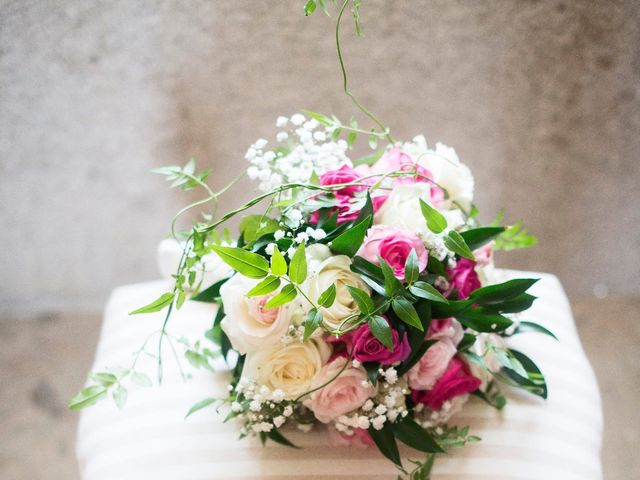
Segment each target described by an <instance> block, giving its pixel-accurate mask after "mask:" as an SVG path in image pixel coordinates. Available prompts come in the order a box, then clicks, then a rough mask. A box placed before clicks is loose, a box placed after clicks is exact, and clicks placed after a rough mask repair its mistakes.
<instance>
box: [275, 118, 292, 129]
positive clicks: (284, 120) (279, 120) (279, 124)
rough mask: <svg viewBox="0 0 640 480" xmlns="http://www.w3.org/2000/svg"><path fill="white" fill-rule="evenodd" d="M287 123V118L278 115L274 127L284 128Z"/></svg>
mask: <svg viewBox="0 0 640 480" xmlns="http://www.w3.org/2000/svg"><path fill="white" fill-rule="evenodd" d="M288 121H289V119H288V118H287V117H283V116H282V115H280V116H279V117H278V118H277V119H276V127H278V128H280V127H284V126H285V125H286V124H287V122H288Z"/></svg>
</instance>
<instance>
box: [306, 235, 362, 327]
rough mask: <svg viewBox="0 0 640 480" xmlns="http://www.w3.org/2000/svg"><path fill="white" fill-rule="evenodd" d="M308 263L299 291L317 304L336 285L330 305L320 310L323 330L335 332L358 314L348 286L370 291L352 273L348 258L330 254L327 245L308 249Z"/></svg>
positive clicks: (316, 245) (357, 276) (317, 245)
mask: <svg viewBox="0 0 640 480" xmlns="http://www.w3.org/2000/svg"><path fill="white" fill-rule="evenodd" d="M307 262H308V265H309V277H308V278H307V281H306V282H305V283H304V285H303V286H302V288H303V290H304V292H305V294H306V295H307V296H308V297H309V299H310V300H311V301H312V302H314V303H316V302H317V301H318V297H319V296H320V295H321V294H322V292H324V291H325V290H326V289H327V288H329V287H330V286H331V285H335V286H336V299H335V301H334V302H333V305H331V306H330V307H329V308H324V307H322V308H321V309H320V311H321V313H322V317H323V319H324V320H323V321H324V325H325V327H326V328H328V329H335V328H337V327H338V326H339V325H340V323H341V322H342V320H344V319H345V318H347V317H348V316H349V315H352V314H354V313H358V307H357V305H356V303H355V302H354V301H353V298H352V297H351V294H350V293H349V290H348V288H347V287H348V286H352V287H357V288H359V289H361V290H364V291H365V292H367V293H370V289H369V287H368V286H367V284H366V283H364V281H363V280H362V278H360V276H359V275H357V274H356V273H353V272H352V271H351V268H350V267H351V259H350V258H349V257H347V256H346V255H332V254H331V251H330V250H329V247H327V246H326V245H321V244H315V245H311V246H310V247H309V248H307Z"/></svg>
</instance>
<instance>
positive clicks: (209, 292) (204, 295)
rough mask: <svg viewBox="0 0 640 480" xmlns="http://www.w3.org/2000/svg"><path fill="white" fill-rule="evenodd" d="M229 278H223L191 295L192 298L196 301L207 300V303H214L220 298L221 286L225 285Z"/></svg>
mask: <svg viewBox="0 0 640 480" xmlns="http://www.w3.org/2000/svg"><path fill="white" fill-rule="evenodd" d="M227 280H229V279H228V278H223V279H222V280H219V281H217V282H216V283H214V284H213V285H211V286H210V287H208V288H206V289H204V290H202V291H201V292H200V293H198V294H196V295H194V296H193V297H191V300H194V301H196V302H205V303H214V302H217V301H218V299H219V298H220V287H222V285H224V284H225V283H226V282H227Z"/></svg>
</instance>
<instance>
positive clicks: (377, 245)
mask: <svg viewBox="0 0 640 480" xmlns="http://www.w3.org/2000/svg"><path fill="white" fill-rule="evenodd" d="M411 250H415V252H416V255H417V256H418V270H419V271H423V270H424V269H425V268H427V260H428V259H429V252H427V249H426V248H425V247H424V244H423V243H422V240H420V238H419V237H418V236H417V235H415V234H413V233H411V232H409V231H407V230H402V229H400V228H396V227H389V226H386V225H374V226H373V227H371V228H370V229H369V232H367V236H366V238H365V239H364V242H363V244H362V246H361V247H360V250H358V253H357V255H360V256H361V257H364V258H365V259H367V260H369V261H370V262H372V263H375V264H379V263H380V262H379V261H378V256H380V257H382V258H383V259H384V260H385V261H386V262H387V263H388V264H389V265H390V266H391V268H392V269H393V273H394V274H395V276H396V277H398V278H399V279H400V280H404V266H405V263H406V262H407V257H408V256H409V254H410V253H411Z"/></svg>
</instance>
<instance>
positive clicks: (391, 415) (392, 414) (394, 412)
mask: <svg viewBox="0 0 640 480" xmlns="http://www.w3.org/2000/svg"><path fill="white" fill-rule="evenodd" d="M387 418H388V419H389V421H390V422H395V421H396V419H397V418H398V411H397V410H395V409H394V410H389V411H388V412H387Z"/></svg>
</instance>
